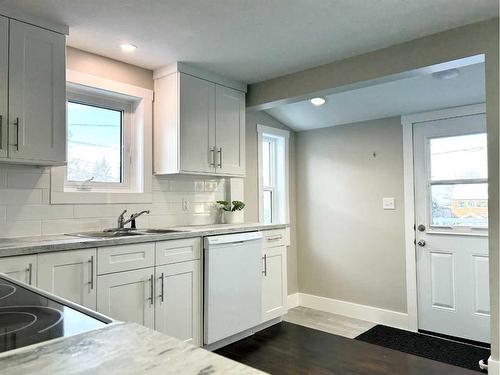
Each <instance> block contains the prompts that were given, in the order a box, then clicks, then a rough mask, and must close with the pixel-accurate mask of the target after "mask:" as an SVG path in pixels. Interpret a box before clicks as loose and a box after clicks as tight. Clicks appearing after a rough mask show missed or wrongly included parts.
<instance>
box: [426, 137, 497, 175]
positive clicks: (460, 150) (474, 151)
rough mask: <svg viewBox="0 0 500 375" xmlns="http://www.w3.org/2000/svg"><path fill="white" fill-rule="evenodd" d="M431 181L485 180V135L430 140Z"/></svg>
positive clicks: (486, 166) (486, 172)
mask: <svg viewBox="0 0 500 375" xmlns="http://www.w3.org/2000/svg"><path fill="white" fill-rule="evenodd" d="M430 152H431V160H430V162H431V180H433V181H436V180H458V179H471V178H487V177H488V164H487V151H486V133H479V134H469V135H461V136H456V137H445V138H434V139H431V140H430Z"/></svg>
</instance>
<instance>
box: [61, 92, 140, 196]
mask: <svg viewBox="0 0 500 375" xmlns="http://www.w3.org/2000/svg"><path fill="white" fill-rule="evenodd" d="M67 97H68V100H67V118H68V120H67V125H68V133H67V160H68V164H67V173H66V183H65V187H66V188H68V189H76V190H95V189H98V190H99V189H101V190H102V189H108V188H111V189H119V188H128V187H129V186H130V178H131V176H130V172H131V155H130V150H131V121H130V116H131V103H130V102H127V101H117V100H113V99H112V98H109V97H108V96H107V95H106V94H100V95H96V94H94V95H85V94H81V93H77V92H75V91H68V93H67Z"/></svg>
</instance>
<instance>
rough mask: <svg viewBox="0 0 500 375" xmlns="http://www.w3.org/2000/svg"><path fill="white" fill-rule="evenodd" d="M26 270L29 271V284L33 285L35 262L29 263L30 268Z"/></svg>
mask: <svg viewBox="0 0 500 375" xmlns="http://www.w3.org/2000/svg"><path fill="white" fill-rule="evenodd" d="M26 272H28V285H31V282H32V281H33V264H31V263H30V264H28V268H26Z"/></svg>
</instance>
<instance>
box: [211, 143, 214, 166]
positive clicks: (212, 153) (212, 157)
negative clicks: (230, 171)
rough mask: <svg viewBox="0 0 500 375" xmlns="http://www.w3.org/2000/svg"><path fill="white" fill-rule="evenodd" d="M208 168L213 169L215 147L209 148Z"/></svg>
mask: <svg viewBox="0 0 500 375" xmlns="http://www.w3.org/2000/svg"><path fill="white" fill-rule="evenodd" d="M210 166H211V167H215V146H212V147H210Z"/></svg>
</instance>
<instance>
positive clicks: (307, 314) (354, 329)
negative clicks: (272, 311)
mask: <svg viewBox="0 0 500 375" xmlns="http://www.w3.org/2000/svg"><path fill="white" fill-rule="evenodd" d="M283 320H284V321H287V322H290V323H294V324H299V325H301V326H304V327H309V328H313V329H317V330H320V331H324V332H328V333H333V334H335V335H339V336H344V337H348V338H350V339H353V338H355V337H356V336H358V335H360V334H361V333H363V332H365V331H368V330H369V329H370V328H372V327H373V326H375V325H376V324H375V323H372V322H367V321H364V320H358V319H353V318H349V317H346V316H342V315H337V314H332V313H328V312H324V311H319V310H313V309H309V308H307V307H302V306H298V307H295V308H293V309H290V310H288V314H286V315H285V316H284V317H283Z"/></svg>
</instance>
